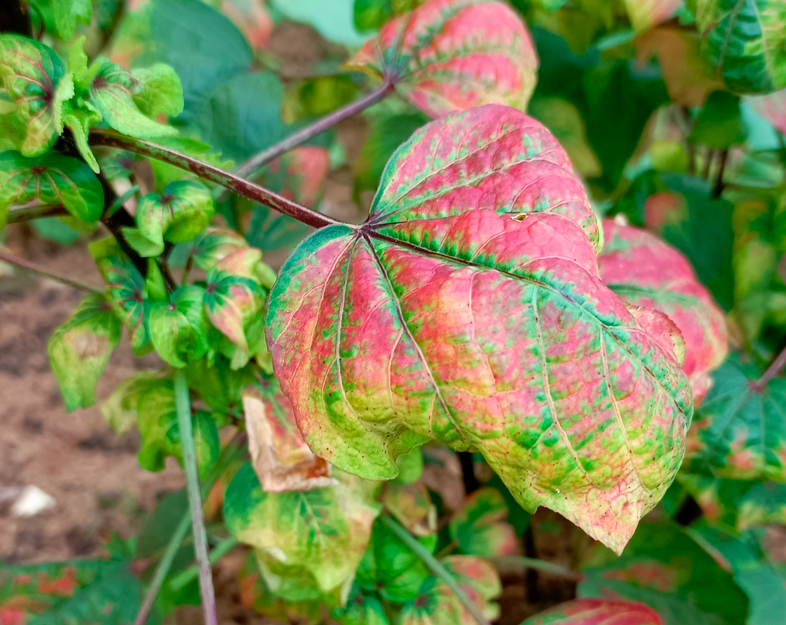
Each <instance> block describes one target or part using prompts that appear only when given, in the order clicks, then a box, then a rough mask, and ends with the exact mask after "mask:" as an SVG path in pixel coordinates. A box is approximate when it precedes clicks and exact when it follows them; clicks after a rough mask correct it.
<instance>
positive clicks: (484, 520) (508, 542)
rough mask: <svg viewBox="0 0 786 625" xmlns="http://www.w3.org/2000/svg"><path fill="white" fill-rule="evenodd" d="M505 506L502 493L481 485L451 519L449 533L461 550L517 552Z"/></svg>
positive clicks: (481, 553) (483, 554)
mask: <svg viewBox="0 0 786 625" xmlns="http://www.w3.org/2000/svg"><path fill="white" fill-rule="evenodd" d="M507 519H508V506H507V504H506V503H505V498H504V497H503V495H502V493H500V492H499V491H498V490H496V489H494V488H481V489H480V490H477V491H475V492H474V493H472V495H470V496H469V497H467V501H466V502H465V503H464V505H463V506H462V507H461V509H460V510H458V511H457V512H456V513H455V514H454V515H453V518H452V519H451V520H450V537H451V538H452V539H453V540H455V541H456V543H457V544H458V548H459V549H460V550H461V551H462V553H466V554H468V555H474V556H480V557H482V558H495V557H497V556H506V555H511V554H514V553H516V549H517V545H518V541H517V539H516V531H515V530H514V529H513V526H512V525H510V523H508V522H507Z"/></svg>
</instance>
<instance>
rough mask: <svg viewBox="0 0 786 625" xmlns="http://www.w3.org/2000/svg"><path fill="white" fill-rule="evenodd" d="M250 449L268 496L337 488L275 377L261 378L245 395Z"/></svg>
mask: <svg viewBox="0 0 786 625" xmlns="http://www.w3.org/2000/svg"><path fill="white" fill-rule="evenodd" d="M243 412H244V415H245V419H246V431H247V432H248V449H249V452H250V454H251V462H252V464H253V465H254V471H256V473H257V477H259V481H260V482H261V484H262V490H264V491H265V492H268V493H280V492H286V491H303V490H312V489H314V488H325V487H327V486H335V485H336V484H337V482H336V480H334V479H333V478H331V477H330V465H328V463H327V462H325V461H324V460H323V459H322V458H319V457H318V456H315V455H314V454H313V453H312V451H311V450H310V449H309V448H308V445H306V441H304V440H303V435H302V434H301V433H300V430H298V429H297V423H296V422H295V415H294V413H293V412H292V404H291V403H290V401H289V400H288V399H287V397H286V395H284V393H282V392H281V387H280V386H279V383H278V380H277V379H276V378H275V377H273V376H264V377H260V379H259V381H258V382H257V383H256V384H253V385H252V386H249V387H248V388H247V389H246V390H245V391H244V393H243Z"/></svg>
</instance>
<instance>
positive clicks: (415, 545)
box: [381, 514, 489, 625]
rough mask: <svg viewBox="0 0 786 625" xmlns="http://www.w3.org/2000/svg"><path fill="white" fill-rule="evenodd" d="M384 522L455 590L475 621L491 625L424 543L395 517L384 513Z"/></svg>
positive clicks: (481, 624)
mask: <svg viewBox="0 0 786 625" xmlns="http://www.w3.org/2000/svg"><path fill="white" fill-rule="evenodd" d="M381 518H382V522H383V523H384V524H385V525H387V526H388V528H389V529H390V530H392V531H393V532H394V533H395V534H396V536H398V537H399V538H400V539H401V540H402V541H404V543H405V544H406V545H407V547H409V548H410V549H412V551H414V552H415V554H417V556H418V557H419V558H420V559H421V560H423V562H424V563H425V564H426V566H428V568H430V569H431V571H432V572H433V573H434V575H436V576H437V577H439V578H440V579H441V580H442V581H443V582H445V583H446V584H447V585H448V588H450V589H451V590H452V591H453V594H454V595H456V598H457V599H458V600H459V601H460V602H461V605H463V606H464V607H465V608H466V609H467V612H469V613H470V614H471V615H472V618H473V619H475V622H476V623H477V624H478V625H489V622H488V621H487V620H486V617H485V616H483V613H482V612H481V611H480V609H479V608H478V606H476V605H475V604H474V603H473V602H472V600H471V599H470V598H469V597H468V596H467V593H465V592H464V591H463V590H462V589H461V586H459V583H458V582H457V581H456V578H455V577H453V575H451V574H450V572H449V571H448V570H447V569H446V568H445V567H444V566H442V563H440V561H439V560H437V559H436V558H435V557H434V556H433V555H432V554H431V553H430V552H429V550H428V549H426V548H425V547H424V546H423V545H421V544H420V542H418V540H417V539H416V538H415V537H414V536H412V535H411V534H410V533H409V532H408V531H407V530H405V529H404V528H403V527H401V525H399V523H398V521H396V520H395V519H394V518H393V517H391V516H389V515H387V514H383V515H382V517H381Z"/></svg>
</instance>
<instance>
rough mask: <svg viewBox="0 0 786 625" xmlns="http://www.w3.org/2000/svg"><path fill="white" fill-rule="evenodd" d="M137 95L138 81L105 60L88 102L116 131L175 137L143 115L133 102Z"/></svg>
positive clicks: (137, 134) (164, 127) (139, 134)
mask: <svg viewBox="0 0 786 625" xmlns="http://www.w3.org/2000/svg"><path fill="white" fill-rule="evenodd" d="M139 92H140V82H139V80H137V79H136V78H135V77H134V75H133V74H131V73H130V72H129V71H127V70H125V69H123V68H122V67H120V66H119V65H115V64H114V63H112V62H110V61H104V62H103V64H102V65H101V69H100V71H99V72H98V74H97V75H96V76H95V78H93V80H92V82H91V83H90V100H89V103H90V104H91V105H92V106H95V108H96V110H97V111H98V112H99V113H101V116H102V118H103V120H104V121H105V122H106V123H107V124H109V125H110V126H111V127H112V128H114V129H115V130H118V131H120V132H122V133H124V134H127V135H130V136H132V137H138V138H151V137H162V136H166V135H174V134H177V130H175V129H174V128H172V127H171V126H163V125H161V124H159V123H157V122H155V121H153V120H151V119H149V118H148V117H145V115H144V114H143V113H142V112H141V111H140V110H139V108H138V107H137V105H136V103H135V102H134V96H135V95H136V94H137V93H139Z"/></svg>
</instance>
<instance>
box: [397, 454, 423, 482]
mask: <svg viewBox="0 0 786 625" xmlns="http://www.w3.org/2000/svg"><path fill="white" fill-rule="evenodd" d="M396 465H398V477H397V478H396V481H398V482H402V483H404V484H409V483H410V482H416V481H417V480H419V479H420V476H421V475H422V474H423V454H422V453H421V452H420V449H419V448H417V447H416V448H415V449H413V450H412V451H410V452H408V453H406V454H404V455H402V456H399V457H398V458H396Z"/></svg>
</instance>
